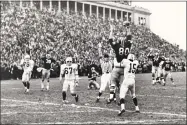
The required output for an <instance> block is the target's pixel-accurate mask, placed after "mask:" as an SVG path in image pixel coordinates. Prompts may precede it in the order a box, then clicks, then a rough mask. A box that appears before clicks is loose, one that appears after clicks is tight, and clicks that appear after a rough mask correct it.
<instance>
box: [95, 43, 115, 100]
mask: <svg viewBox="0 0 187 125" xmlns="http://www.w3.org/2000/svg"><path fill="white" fill-rule="evenodd" d="M98 46H99V49H98V51H99V58H100V64H101V69H102V76H101V87H100V89H99V93H98V97H97V100H96V102H99V99H100V96H101V95H102V93H103V92H104V91H105V89H106V87H107V85H108V86H109V85H110V77H111V72H112V62H111V61H110V60H109V55H108V54H104V55H103V54H102V51H101V47H102V45H101V43H99V45H98Z"/></svg>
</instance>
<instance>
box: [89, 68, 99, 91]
mask: <svg viewBox="0 0 187 125" xmlns="http://www.w3.org/2000/svg"><path fill="white" fill-rule="evenodd" d="M97 76H99V73H97V72H96V70H95V67H92V68H91V72H90V73H89V75H88V78H89V83H88V89H92V88H93V87H94V88H95V89H99V83H97V82H96V78H97Z"/></svg>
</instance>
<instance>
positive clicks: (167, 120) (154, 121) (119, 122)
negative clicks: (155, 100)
mask: <svg viewBox="0 0 187 125" xmlns="http://www.w3.org/2000/svg"><path fill="white" fill-rule="evenodd" d="M180 120H183V119H163V120H125V121H105V122H104V121H101V122H94V121H93V122H48V123H45V122H44V123H23V124H128V123H131V124H133V123H134V124H137V123H158V122H169V121H172V122H174V121H180Z"/></svg>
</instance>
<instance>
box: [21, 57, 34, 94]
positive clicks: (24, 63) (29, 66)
mask: <svg viewBox="0 0 187 125" xmlns="http://www.w3.org/2000/svg"><path fill="white" fill-rule="evenodd" d="M20 65H21V67H22V68H23V70H24V72H23V75H22V82H23V85H24V87H25V92H26V93H28V92H29V88H30V83H29V81H30V78H31V75H32V70H33V67H34V61H33V60H31V59H30V56H29V55H26V56H25V57H24V59H22V60H21V64H20Z"/></svg>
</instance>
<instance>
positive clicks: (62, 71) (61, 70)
mask: <svg viewBox="0 0 187 125" xmlns="http://www.w3.org/2000/svg"><path fill="white" fill-rule="evenodd" d="M64 72H65V69H64V66H63V65H61V66H60V76H59V80H60V83H61V81H62V76H63V74H64Z"/></svg>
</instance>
